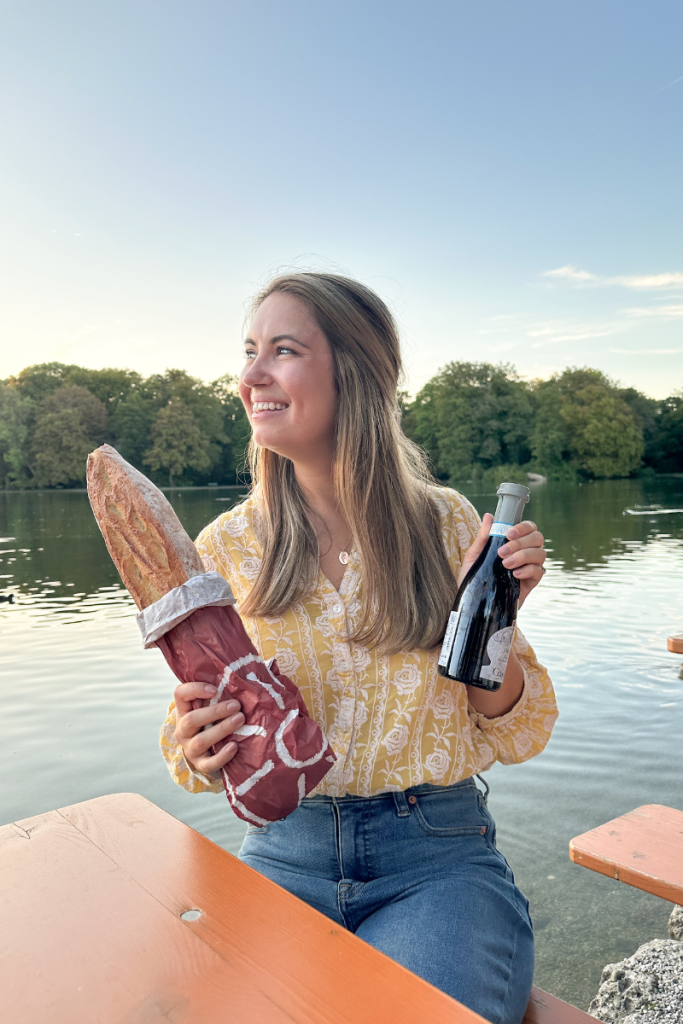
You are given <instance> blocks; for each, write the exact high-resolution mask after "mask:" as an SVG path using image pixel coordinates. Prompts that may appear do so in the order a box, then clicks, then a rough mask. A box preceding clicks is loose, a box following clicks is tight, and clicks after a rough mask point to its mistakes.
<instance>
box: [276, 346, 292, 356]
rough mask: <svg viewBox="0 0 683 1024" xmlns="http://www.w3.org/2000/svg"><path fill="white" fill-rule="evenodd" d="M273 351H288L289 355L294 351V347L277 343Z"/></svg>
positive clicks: (278, 352)
mask: <svg viewBox="0 0 683 1024" xmlns="http://www.w3.org/2000/svg"><path fill="white" fill-rule="evenodd" d="M275 351H276V352H277V354H278V355H280V353H281V352H287V353H289V355H291V354H292V353H293V352H294V349H293V348H287V346H286V345H278V347H277V348H276V350H275Z"/></svg>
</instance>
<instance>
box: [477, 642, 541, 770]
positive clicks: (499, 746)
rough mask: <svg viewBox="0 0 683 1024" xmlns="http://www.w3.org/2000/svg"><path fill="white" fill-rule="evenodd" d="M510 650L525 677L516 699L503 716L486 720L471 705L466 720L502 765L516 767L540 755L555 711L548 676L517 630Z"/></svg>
mask: <svg viewBox="0 0 683 1024" xmlns="http://www.w3.org/2000/svg"><path fill="white" fill-rule="evenodd" d="M513 650H514V651H515V654H516V655H517V657H518V659H519V663H520V665H521V666H522V672H523V674H524V685H523V688H522V692H521V694H520V697H519V700H518V701H517V703H516V704H515V705H514V707H512V708H510V710H509V711H508V712H506V713H505V714H504V715H500V716H499V717H498V718H487V717H486V716H485V715H482V714H481V713H480V712H478V711H475V710H474V708H473V707H472V706H471V705H470V708H469V717H470V721H471V723H472V725H473V726H475V728H477V729H480V730H481V732H482V733H483V734H484V735H485V737H486V740H487V742H488V743H489V744H490V745H491V746H492V747H493V748H494V750H495V754H496V758H495V759H496V760H497V761H500V762H501V763H502V764H519V763H520V762H522V761H528V760H530V759H531V758H532V757H536V755H537V754H540V753H541V751H542V750H543V749H544V747H545V745H546V744H547V742H548V740H549V739H550V734H551V732H552V730H553V726H554V725H555V722H556V720H557V716H558V710H557V703H556V701H555V693H554V691H553V685H552V683H551V681H550V676H549V675H548V672H547V671H546V669H545V668H544V667H543V665H541V664H540V663H539V661H538V659H537V658H536V655H535V654H534V652H533V650H532V649H531V647H530V646H529V644H528V643H527V641H526V639H525V637H524V636H523V634H522V633H521V632H520V630H519V629H518V630H517V632H516V635H515V641H514V645H513Z"/></svg>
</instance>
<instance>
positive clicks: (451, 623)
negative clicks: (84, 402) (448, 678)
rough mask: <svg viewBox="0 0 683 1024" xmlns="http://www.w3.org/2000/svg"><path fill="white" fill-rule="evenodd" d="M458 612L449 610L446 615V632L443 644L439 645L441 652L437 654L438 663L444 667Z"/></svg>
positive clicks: (449, 652) (448, 655)
mask: <svg viewBox="0 0 683 1024" xmlns="http://www.w3.org/2000/svg"><path fill="white" fill-rule="evenodd" d="M459 617H460V612H459V611H458V612H451V614H450V615H449V616H448V625H447V626H446V633H445V636H444V638H443V644H442V645H441V654H440V656H439V665H441V667H442V668H444V667H445V666H446V665H447V664H448V659H449V658H450V656H451V650H452V648H453V637H454V636H455V630H456V627H457V625H458V618H459Z"/></svg>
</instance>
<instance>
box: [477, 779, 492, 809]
mask: <svg viewBox="0 0 683 1024" xmlns="http://www.w3.org/2000/svg"><path fill="white" fill-rule="evenodd" d="M477 778H478V779H479V781H480V782H481V784H482V786H483V787H484V789H485V790H486V792H485V793H482V796H483V797H484V803H485V804H488V802H489V793H490V792H491V787H490V786H489V784H488V782H487V781H486V779H483V778H482V777H481V775H477Z"/></svg>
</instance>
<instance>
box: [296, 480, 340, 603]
mask: <svg viewBox="0 0 683 1024" xmlns="http://www.w3.org/2000/svg"><path fill="white" fill-rule="evenodd" d="M294 473H295V475H296V481H297V483H298V485H299V488H300V490H301V493H302V494H303V496H304V500H305V501H306V504H307V505H308V507H309V508H310V510H311V512H312V513H313V515H312V523H313V528H314V529H315V532H316V534H317V537H318V544H319V548H320V566H321V568H322V571H323V572H324V573H325V575H326V576H327V578H328V579H329V580H330V581H331V582H332V584H333V586H334V587H336V588H337V589H338V588H339V585H340V583H341V580H342V577H343V575H344V565H343V564H341V563H340V561H339V554H340V552H341V551H347V550H348V549H349V548H350V546H351V542H352V540H353V536H352V534H351V531H350V529H349V526H348V524H347V522H346V520H345V519H344V516H343V515H342V513H341V511H340V509H339V504H338V502H337V497H336V494H335V490H334V483H333V480H332V464H331V461H327V462H326V463H323V462H322V461H321V462H319V463H316V464H313V463H307V464H306V465H305V466H302V465H300V464H298V463H295V464H294Z"/></svg>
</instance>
